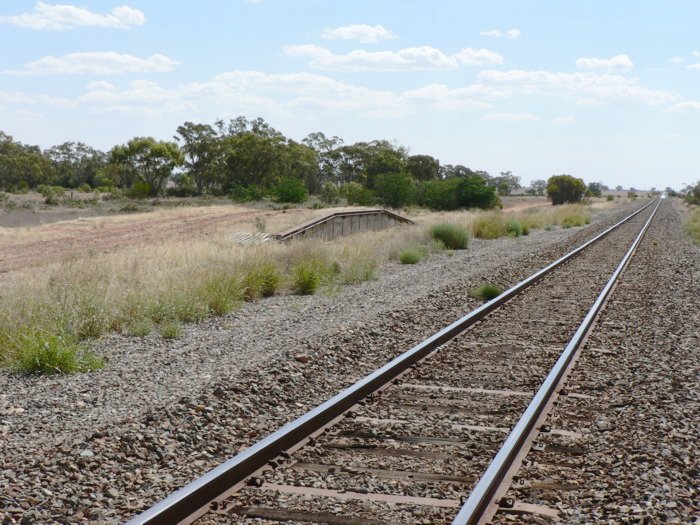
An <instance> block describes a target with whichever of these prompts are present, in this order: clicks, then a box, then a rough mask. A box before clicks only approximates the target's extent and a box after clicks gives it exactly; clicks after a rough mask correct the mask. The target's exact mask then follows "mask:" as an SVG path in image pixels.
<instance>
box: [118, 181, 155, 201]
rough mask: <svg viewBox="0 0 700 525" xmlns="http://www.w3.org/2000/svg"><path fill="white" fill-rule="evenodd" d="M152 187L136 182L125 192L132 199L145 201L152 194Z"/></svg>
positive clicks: (145, 183)
mask: <svg viewBox="0 0 700 525" xmlns="http://www.w3.org/2000/svg"><path fill="white" fill-rule="evenodd" d="M152 193H153V192H152V189H151V185H150V184H148V183H147V182H140V181H137V182H134V185H133V186H132V187H131V188H129V189H128V190H126V191H125V192H124V195H126V196H127V197H129V198H130V199H145V198H147V197H150V196H151V194H152Z"/></svg>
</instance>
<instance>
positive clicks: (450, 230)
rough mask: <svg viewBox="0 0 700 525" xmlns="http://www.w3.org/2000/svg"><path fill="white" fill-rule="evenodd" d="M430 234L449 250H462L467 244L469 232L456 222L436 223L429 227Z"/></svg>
mask: <svg viewBox="0 0 700 525" xmlns="http://www.w3.org/2000/svg"><path fill="white" fill-rule="evenodd" d="M430 236H431V237H432V238H433V239H435V240H436V241H440V242H442V244H444V245H445V248H448V249H450V250H464V249H465V248H467V246H468V245H469V232H468V231H467V230H466V228H463V227H462V226H457V225H456V224H448V223H441V224H436V225H435V226H433V227H432V228H431V229H430Z"/></svg>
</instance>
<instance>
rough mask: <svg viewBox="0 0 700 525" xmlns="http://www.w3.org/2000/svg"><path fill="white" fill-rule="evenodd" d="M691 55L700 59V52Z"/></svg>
mask: <svg viewBox="0 0 700 525" xmlns="http://www.w3.org/2000/svg"><path fill="white" fill-rule="evenodd" d="M691 55H693V56H694V57H700V51H693V52H692V53H691Z"/></svg>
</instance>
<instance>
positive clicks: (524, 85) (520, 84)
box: [478, 70, 678, 105]
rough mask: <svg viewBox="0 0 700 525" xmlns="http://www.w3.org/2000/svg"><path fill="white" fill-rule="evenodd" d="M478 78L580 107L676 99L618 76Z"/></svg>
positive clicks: (489, 74) (488, 74)
mask: <svg viewBox="0 0 700 525" xmlns="http://www.w3.org/2000/svg"><path fill="white" fill-rule="evenodd" d="M478 79H479V80H480V81H482V82H484V83H487V84H493V85H497V86H499V87H500V88H501V89H508V90H509V91H510V92H511V93H513V94H516V93H523V94H529V95H546V96H558V97H565V98H573V99H574V100H576V102H578V103H581V104H602V103H605V102H611V101H614V102H623V101H624V102H639V103H643V104H651V105H654V104H664V103H670V102H674V101H676V100H678V97H677V96H676V95H674V94H673V93H670V92H668V91H660V90H653V89H649V88H645V87H643V86H640V85H639V80H638V79H636V78H628V77H624V76H622V75H609V74H599V73H582V72H580V73H553V72H550V71H520V70H511V71H497V70H486V71H482V72H481V73H479V75H478Z"/></svg>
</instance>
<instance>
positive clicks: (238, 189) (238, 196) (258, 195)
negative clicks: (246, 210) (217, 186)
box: [228, 184, 267, 202]
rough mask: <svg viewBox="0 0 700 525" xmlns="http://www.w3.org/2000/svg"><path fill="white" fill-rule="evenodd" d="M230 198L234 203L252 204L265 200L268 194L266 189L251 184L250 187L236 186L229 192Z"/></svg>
mask: <svg viewBox="0 0 700 525" xmlns="http://www.w3.org/2000/svg"><path fill="white" fill-rule="evenodd" d="M228 196H229V199H231V200H232V201H234V202H251V201H259V200H262V199H264V198H265V197H266V196H267V192H266V190H265V188H263V187H262V186H257V185H255V184H250V185H249V186H245V185H243V184H234V185H233V186H232V187H231V189H230V190H229V193H228Z"/></svg>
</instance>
